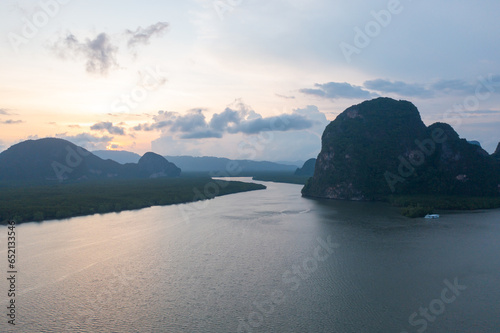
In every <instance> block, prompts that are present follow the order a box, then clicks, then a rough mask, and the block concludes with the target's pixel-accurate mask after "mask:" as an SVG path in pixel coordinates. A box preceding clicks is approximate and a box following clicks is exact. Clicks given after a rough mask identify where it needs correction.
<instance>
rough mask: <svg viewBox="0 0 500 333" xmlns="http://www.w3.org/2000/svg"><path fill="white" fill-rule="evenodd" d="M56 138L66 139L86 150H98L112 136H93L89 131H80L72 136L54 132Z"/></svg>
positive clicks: (105, 144) (110, 139)
mask: <svg viewBox="0 0 500 333" xmlns="http://www.w3.org/2000/svg"><path fill="white" fill-rule="evenodd" d="M55 136H56V137H57V138H60V139H64V140H68V141H70V142H72V143H74V144H75V145H77V146H80V147H83V148H85V149H87V150H100V149H106V147H107V146H108V145H109V143H110V141H112V140H113V137H110V136H102V137H99V136H94V135H92V134H89V133H80V134H77V135H73V136H68V135H66V133H62V134H56V135H55Z"/></svg>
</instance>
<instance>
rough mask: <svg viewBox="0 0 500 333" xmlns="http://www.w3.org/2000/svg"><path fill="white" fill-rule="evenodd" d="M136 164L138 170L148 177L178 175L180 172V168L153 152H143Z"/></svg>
mask: <svg viewBox="0 0 500 333" xmlns="http://www.w3.org/2000/svg"><path fill="white" fill-rule="evenodd" d="M137 166H138V168H139V170H140V172H141V173H143V174H144V175H145V176H147V177H149V178H158V177H178V176H180V174H181V169H179V168H178V167H177V166H176V165H175V164H173V163H170V162H169V161H167V159H165V158H164V157H163V156H160V155H158V154H155V153H146V154H144V155H143V156H142V157H141V158H140V160H139V162H138V163H137Z"/></svg>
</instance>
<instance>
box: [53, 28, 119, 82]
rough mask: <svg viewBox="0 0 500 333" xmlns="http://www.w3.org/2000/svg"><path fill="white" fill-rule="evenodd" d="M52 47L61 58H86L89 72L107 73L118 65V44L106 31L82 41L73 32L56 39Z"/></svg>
mask: <svg viewBox="0 0 500 333" xmlns="http://www.w3.org/2000/svg"><path fill="white" fill-rule="evenodd" d="M52 49H53V50H54V51H56V52H57V53H58V55H59V56H60V57H61V58H65V59H66V58H68V57H77V58H83V59H85V66H86V70H87V72H88V73H92V74H101V75H106V74H108V72H109V71H110V70H111V69H112V68H115V67H118V62H117V60H116V57H117V54H118V46H117V45H115V44H113V42H112V41H111V37H110V36H109V35H108V34H106V33H105V32H101V33H100V34H98V35H97V36H95V37H94V38H87V39H85V40H84V41H80V40H79V38H78V37H76V36H75V35H73V34H68V35H67V36H66V37H64V38H60V39H59V40H58V41H56V42H55V43H54V45H53V46H52Z"/></svg>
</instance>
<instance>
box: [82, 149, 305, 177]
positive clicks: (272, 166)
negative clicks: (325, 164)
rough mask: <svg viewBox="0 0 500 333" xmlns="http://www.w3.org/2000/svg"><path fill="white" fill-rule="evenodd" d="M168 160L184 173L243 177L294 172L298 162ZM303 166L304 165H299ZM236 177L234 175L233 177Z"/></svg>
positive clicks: (133, 158) (131, 157)
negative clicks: (231, 174)
mask: <svg viewBox="0 0 500 333" xmlns="http://www.w3.org/2000/svg"><path fill="white" fill-rule="evenodd" d="M92 153H93V154H95V155H96V156H99V157H100V158H103V159H111V160H113V161H116V162H118V163H137V161H139V158H140V156H139V155H138V154H135V153H131V152H128V151H111V150H98V151H93V152H92ZM165 158H166V159H167V160H169V161H170V162H172V163H174V164H175V165H177V166H178V167H179V168H181V169H182V171H183V172H215V173H221V172H227V171H228V168H229V169H231V168H233V167H234V168H235V170H239V171H238V173H240V174H241V175H245V174H249V173H256V172H294V171H295V170H296V169H297V164H295V163H297V162H300V161H297V162H295V163H294V162H282V163H275V162H266V161H250V160H231V159H228V158H221V157H209V156H204V157H193V156H165ZM299 165H302V164H299ZM233 176H234V175H233Z"/></svg>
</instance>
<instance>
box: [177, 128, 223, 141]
mask: <svg viewBox="0 0 500 333" xmlns="http://www.w3.org/2000/svg"><path fill="white" fill-rule="evenodd" d="M211 138H216V139H220V138H222V133H221V132H216V131H211V130H206V131H199V132H193V133H188V134H183V135H181V139H211Z"/></svg>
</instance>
